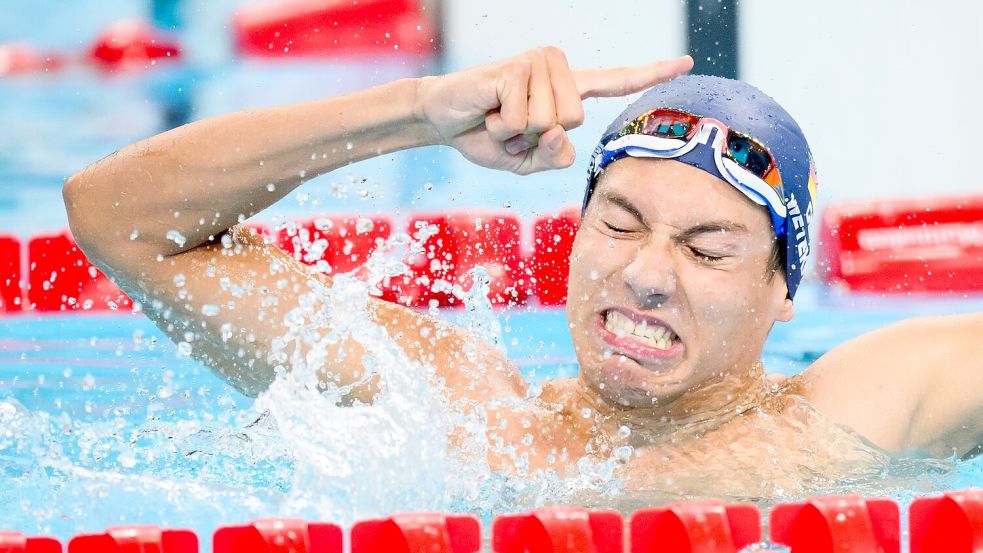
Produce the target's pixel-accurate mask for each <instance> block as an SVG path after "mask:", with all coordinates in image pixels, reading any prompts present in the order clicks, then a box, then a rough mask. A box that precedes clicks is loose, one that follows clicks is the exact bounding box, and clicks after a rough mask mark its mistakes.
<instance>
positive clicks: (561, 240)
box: [0, 209, 579, 313]
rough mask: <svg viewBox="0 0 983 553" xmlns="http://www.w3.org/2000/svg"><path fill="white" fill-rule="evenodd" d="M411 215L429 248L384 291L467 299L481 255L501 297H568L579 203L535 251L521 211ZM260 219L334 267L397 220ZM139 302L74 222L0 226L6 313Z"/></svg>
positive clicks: (422, 303)
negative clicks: (12, 230)
mask: <svg viewBox="0 0 983 553" xmlns="http://www.w3.org/2000/svg"><path fill="white" fill-rule="evenodd" d="M404 223H405V227H404V230H405V232H406V233H407V234H409V235H411V236H412V235H418V234H419V233H420V231H421V229H423V228H424V227H427V226H429V227H430V228H431V229H432V231H433V233H432V234H430V235H429V236H427V237H426V238H425V239H424V240H423V241H422V248H423V252H422V253H420V254H418V255H411V256H409V258H408V259H406V260H405V262H406V264H407V266H408V270H407V272H406V273H405V274H404V275H400V276H396V277H392V278H388V279H386V280H385V281H384V282H383V284H382V286H381V288H382V290H381V297H382V299H385V300H387V301H392V302H396V303H400V304H403V305H407V306H411V307H428V306H430V305H432V304H436V305H438V306H441V307H458V306H461V305H462V302H461V299H460V297H459V295H458V294H455V292H458V293H459V291H460V290H466V289H468V288H470V286H471V285H472V284H473V283H472V279H473V276H472V273H471V270H472V269H473V268H474V267H475V266H477V265H481V266H482V267H484V268H485V270H486V273H487V275H488V277H489V278H490V293H489V297H490V300H491V302H492V303H493V304H494V305H497V306H506V305H524V304H527V303H529V302H530V301H531V300H532V299H533V298H537V297H539V298H541V299H540V300H539V301H540V303H541V304H542V305H559V304H562V303H563V302H564V301H565V298H566V284H567V271H568V268H569V256H570V251H571V248H572V244H573V237H574V235H575V233H576V228H577V225H578V224H579V213H578V212H576V211H575V210H573V209H567V210H564V211H561V212H557V213H554V214H549V215H543V216H539V217H537V218H536V219H535V220H534V221H533V222H532V231H533V232H532V234H533V236H534V237H535V240H534V243H533V252H531V253H528V254H527V253H525V252H524V251H523V243H522V238H523V221H522V220H521V219H520V218H519V217H518V216H517V215H515V214H513V213H508V212H499V211H489V210H469V211H467V212H450V213H420V214H414V215H411V216H409V217H408V218H407V219H406V220H405V221H404ZM250 227H251V228H253V230H255V231H256V232H257V233H258V234H260V235H261V236H263V237H264V239H266V240H268V241H269V242H270V243H272V244H274V245H276V246H277V247H279V248H281V249H283V250H284V251H285V252H287V253H288V254H289V255H292V256H293V257H294V258H295V259H297V260H298V261H300V262H301V263H304V264H306V265H311V266H314V267H317V268H319V269H321V270H323V271H325V272H326V273H327V274H336V273H342V272H350V271H359V270H360V268H361V267H362V266H363V265H364V263H365V262H366V261H367V260H368V258H369V256H370V255H371V254H372V253H373V252H374V251H375V250H376V249H378V248H379V247H380V246H381V245H382V244H383V243H384V242H385V240H387V239H388V238H390V237H391V236H392V234H393V229H394V228H395V227H394V222H393V221H392V219H390V218H388V217H384V216H360V215H328V216H322V217H312V218H306V219H300V220H296V221H291V222H288V223H287V224H286V225H284V226H283V228H280V229H278V230H276V231H274V230H271V229H270V228H269V227H267V226H265V225H262V224H257V225H250ZM25 268H26V270H25ZM356 274H358V273H356ZM435 283H436V284H437V285H436V286H435ZM132 306H133V302H132V301H131V300H130V298H129V297H128V296H127V295H126V294H125V293H123V292H122V291H121V290H120V289H119V288H118V287H117V286H116V285H115V284H113V282H112V281H110V280H109V279H108V278H107V277H106V276H105V275H104V274H103V273H102V272H101V271H99V270H98V269H96V268H95V267H94V266H93V265H92V264H91V263H90V262H89V260H88V259H87V258H86V257H85V255H84V254H83V253H82V251H81V250H80V249H79V247H78V245H77V244H76V243H75V241H74V239H73V238H72V236H71V234H70V233H69V232H68V231H67V230H62V231H57V232H54V233H42V234H38V235H35V236H33V237H31V238H29V239H28V241H27V243H26V247H24V245H22V244H21V243H20V240H19V239H18V238H17V237H16V236H0V313H15V312H21V311H33V312H78V313H84V312H107V311H121V312H125V311H129V310H130V309H131V308H132Z"/></svg>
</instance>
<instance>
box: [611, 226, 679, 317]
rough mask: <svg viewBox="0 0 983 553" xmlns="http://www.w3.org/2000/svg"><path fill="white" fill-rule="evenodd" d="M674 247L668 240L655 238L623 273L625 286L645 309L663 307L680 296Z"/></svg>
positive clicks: (640, 250) (647, 242)
mask: <svg viewBox="0 0 983 553" xmlns="http://www.w3.org/2000/svg"><path fill="white" fill-rule="evenodd" d="M671 247H672V245H671V243H670V241H669V239H668V237H663V238H660V237H657V236H655V235H652V236H650V237H649V239H648V240H646V242H645V243H644V244H643V245H641V246H640V247H639V248H638V250H637V251H636V252H635V256H634V258H632V260H631V261H630V262H629V263H628V265H626V266H625V268H624V270H622V272H621V275H622V278H623V280H624V282H625V285H627V286H628V289H629V290H630V291H631V293H632V295H633V296H634V298H635V301H636V302H637V303H638V306H639V307H641V308H643V309H652V308H657V307H661V306H663V305H665V304H666V303H668V301H669V299H670V298H671V297H672V296H673V294H675V293H676V271H675V269H674V268H673V261H672V253H671V251H670V248H671Z"/></svg>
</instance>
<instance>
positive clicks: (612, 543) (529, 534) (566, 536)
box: [492, 507, 624, 553]
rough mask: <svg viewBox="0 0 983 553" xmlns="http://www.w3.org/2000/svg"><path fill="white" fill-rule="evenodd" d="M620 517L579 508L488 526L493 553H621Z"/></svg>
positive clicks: (548, 510)
mask: <svg viewBox="0 0 983 553" xmlns="http://www.w3.org/2000/svg"><path fill="white" fill-rule="evenodd" d="M623 541H624V521H623V520H622V518H621V513H619V512H617V511H607V510H588V509H583V508H579V507H551V508H544V509H537V510H535V511H533V512H531V513H524V514H515V515H503V516H500V517H498V518H496V519H495V522H494V524H493V526H492V551H493V552H494V553H526V552H531V551H536V552H540V551H541V552H543V553H566V552H571V553H573V552H581V551H583V552H590V553H622V552H623V551H624V544H623Z"/></svg>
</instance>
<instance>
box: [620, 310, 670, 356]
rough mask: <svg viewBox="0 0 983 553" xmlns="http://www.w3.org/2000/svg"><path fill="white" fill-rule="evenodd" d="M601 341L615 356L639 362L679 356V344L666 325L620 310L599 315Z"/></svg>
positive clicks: (656, 320)
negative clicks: (639, 360) (638, 360)
mask: <svg viewBox="0 0 983 553" xmlns="http://www.w3.org/2000/svg"><path fill="white" fill-rule="evenodd" d="M600 323H601V324H600V326H601V330H602V332H601V337H602V339H603V340H604V341H605V342H606V343H607V344H608V346H610V347H611V348H612V350H614V351H615V352H616V353H621V354H627V355H629V356H631V357H637V358H641V359H665V358H666V357H671V356H673V355H675V354H676V353H679V351H680V349H681V347H682V342H681V341H680V339H679V336H677V335H676V333H675V332H674V331H673V330H672V328H671V327H669V325H667V324H665V323H663V322H662V321H659V320H658V319H654V318H651V317H644V316H641V315H639V314H636V313H631V312H626V311H623V310H620V309H609V310H607V311H605V312H604V313H602V314H601V321H600Z"/></svg>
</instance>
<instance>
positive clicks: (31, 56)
mask: <svg viewBox="0 0 983 553" xmlns="http://www.w3.org/2000/svg"><path fill="white" fill-rule="evenodd" d="M62 65H63V61H62V59H61V57H59V56H56V55H54V54H50V53H46V52H40V51H38V50H37V49H35V48H34V47H33V46H31V45H30V44H27V43H24V42H8V43H6V44H0V76H3V75H19V74H24V73H36V72H39V71H52V70H55V69H59V68H61V66H62Z"/></svg>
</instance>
